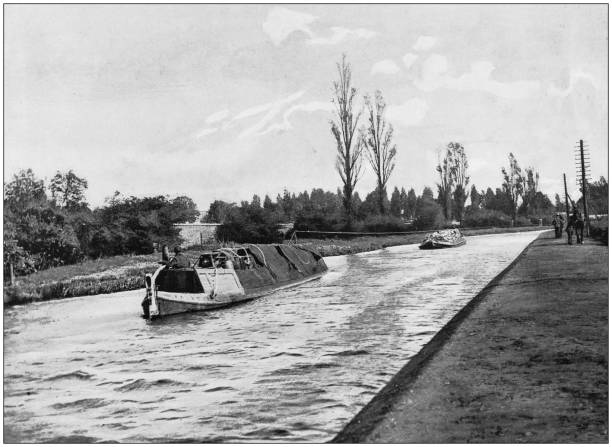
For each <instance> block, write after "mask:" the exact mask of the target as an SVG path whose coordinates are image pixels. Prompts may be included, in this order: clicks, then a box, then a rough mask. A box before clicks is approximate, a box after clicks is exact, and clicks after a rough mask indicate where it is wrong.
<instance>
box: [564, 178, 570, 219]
mask: <svg viewBox="0 0 612 447" xmlns="http://www.w3.org/2000/svg"><path fill="white" fill-rule="evenodd" d="M563 187H564V188H565V214H566V215H567V222H569V202H568V201H567V198H568V195H567V181H566V180H565V173H563Z"/></svg>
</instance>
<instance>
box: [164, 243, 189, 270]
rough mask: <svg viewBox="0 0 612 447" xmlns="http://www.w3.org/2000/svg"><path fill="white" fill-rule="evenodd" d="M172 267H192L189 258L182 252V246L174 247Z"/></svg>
mask: <svg viewBox="0 0 612 447" xmlns="http://www.w3.org/2000/svg"><path fill="white" fill-rule="evenodd" d="M169 265H170V267H173V268H177V269H181V268H188V267H191V262H190V261H189V258H188V257H187V256H185V255H184V254H183V253H181V248H180V247H174V258H172V260H171V261H170V264H169Z"/></svg>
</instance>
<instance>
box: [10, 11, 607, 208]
mask: <svg viewBox="0 0 612 447" xmlns="http://www.w3.org/2000/svg"><path fill="white" fill-rule="evenodd" d="M4 20H5V25H4V34H5V38H4V178H5V181H8V180H10V178H11V177H12V175H13V174H15V173H16V172H18V171H19V170H20V169H27V168H31V169H32V170H33V171H34V173H35V174H36V175H37V176H38V177H40V178H46V179H50V178H51V177H52V176H53V175H54V174H55V172H56V171H58V170H60V171H67V170H69V169H72V170H74V171H75V173H76V174H77V175H79V176H81V177H85V178H86V179H87V180H88V182H89V188H88V191H87V200H88V201H89V203H90V205H92V206H101V205H103V203H104V200H105V198H106V197H109V196H111V195H112V194H113V193H114V191H120V192H121V193H122V194H123V195H125V196H129V195H135V196H150V195H158V194H162V195H169V196H170V197H174V196H177V195H187V196H189V197H191V198H193V199H194V200H195V202H196V204H198V206H199V208H200V209H201V210H204V211H205V210H206V209H207V208H208V205H209V204H210V202H212V201H213V200H216V199H219V200H225V201H231V202H240V201H241V200H250V199H251V198H252V196H253V194H258V195H259V196H260V197H262V198H263V197H264V196H265V195H266V194H269V195H270V196H271V197H272V198H273V199H274V198H275V197H276V195H277V194H278V193H282V191H283V188H287V189H288V190H289V191H291V192H295V193H298V192H300V191H304V190H308V191H310V190H311V189H312V188H315V187H317V188H323V189H326V190H332V191H335V190H336V189H337V188H338V187H340V186H341V180H340V177H339V175H338V173H337V172H336V171H335V168H334V164H335V156H336V154H335V152H336V148H335V142H334V139H333V136H332V134H331V132H330V125H329V121H330V119H331V118H332V104H331V98H332V94H333V90H332V82H333V81H334V80H335V79H336V78H337V71H336V70H337V68H336V64H337V63H338V61H340V60H341V58H342V54H346V57H347V60H348V62H349V63H350V64H351V66H352V71H353V84H354V86H355V87H356V88H357V89H358V98H359V101H358V104H357V106H358V108H359V107H361V106H362V104H363V96H364V95H366V94H370V95H373V93H374V92H375V91H376V90H380V91H381V92H382V94H383V96H384V98H385V100H386V103H387V120H388V121H389V122H390V124H392V125H393V127H394V129H395V137H394V142H395V144H396V145H397V157H396V167H395V170H394V172H393V174H392V175H391V178H390V180H389V186H388V190H389V192H391V191H392V189H393V187H395V186H398V187H405V188H406V190H408V189H409V188H414V189H415V191H416V192H417V194H420V192H421V191H422V189H423V187H424V186H430V187H432V188H433V187H435V183H436V181H437V173H436V171H435V166H436V164H437V162H438V156H439V154H440V151H441V150H442V149H443V148H444V147H445V146H446V145H447V144H448V143H449V142H451V141H456V142H459V143H461V144H462V145H463V146H464V147H465V150H466V153H467V156H468V162H469V169H468V173H469V175H470V178H471V182H470V183H471V184H475V185H476V187H477V188H478V189H479V190H481V189H485V188H486V187H488V186H491V187H493V189H494V188H495V187H499V186H500V185H501V182H502V177H501V167H502V166H506V165H508V154H509V153H510V152H512V153H514V155H515V156H516V158H517V159H518V162H519V165H520V166H521V167H523V168H525V167H529V166H531V167H534V168H535V169H536V170H537V171H538V172H539V173H540V188H541V189H542V190H543V191H544V192H545V193H547V194H549V195H550V197H551V199H553V198H554V194H555V193H560V194H561V193H562V191H563V180H562V176H563V173H564V172H565V173H566V174H567V176H568V189H569V191H570V195H571V196H572V197H573V198H574V199H577V198H578V197H579V193H578V192H577V187H576V184H575V172H576V170H575V167H574V150H575V149H574V147H575V146H576V145H577V142H578V140H580V139H583V140H585V142H586V144H587V145H588V149H589V151H590V157H591V161H592V162H591V174H592V177H593V179H598V178H599V177H600V176H601V175H604V176H605V177H606V178H607V176H608V102H607V98H608V71H607V67H608V47H607V42H608V23H607V21H608V6H607V5H546V4H540V5H518V4H515V5H491V4H490V5H423V4H421V5H300V4H290V5H282V4H277V5H274V4H267V5H185V4H184V5H154V4H153V5H152V4H149V5H112V4H107V5H69V4H64V5H40V4H39V5H24V4H22V5H5V6H4ZM362 123H363V124H364V125H365V119H363V120H362ZM374 186H375V177H374V175H373V173H372V170H371V169H370V168H369V166H368V165H367V161H366V160H364V174H363V176H362V177H361V179H360V180H359V182H358V184H357V191H358V192H359V193H360V195H361V197H362V198H364V197H365V195H366V194H367V193H368V192H369V191H372V190H373V189H374Z"/></svg>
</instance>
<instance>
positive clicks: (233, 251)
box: [142, 244, 327, 319]
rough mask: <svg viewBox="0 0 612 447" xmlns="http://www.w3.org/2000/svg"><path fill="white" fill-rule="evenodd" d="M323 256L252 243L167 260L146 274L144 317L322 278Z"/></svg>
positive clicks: (190, 309) (210, 306)
mask: <svg viewBox="0 0 612 447" xmlns="http://www.w3.org/2000/svg"><path fill="white" fill-rule="evenodd" d="M326 271H327V266H326V265H325V261H324V260H323V258H322V256H321V255H320V254H319V253H317V252H315V251H311V250H308V249H305V248H302V247H298V246H294V245H286V244H266V245H263V244H262V245H259V244H258V245H255V244H248V245H244V246H240V247H233V248H219V249H217V250H212V251H207V252H203V253H201V254H200V255H199V257H198V258H197V260H194V261H193V262H191V260H189V261H188V262H187V265H185V263H174V262H173V260H170V261H169V262H165V263H164V265H162V266H161V267H159V268H158V269H157V271H156V272H155V273H153V274H147V275H146V276H145V287H146V296H145V298H144V300H143V302H142V308H143V311H144V315H143V316H144V318H147V319H155V318H160V317H164V316H166V315H174V314H179V313H183V312H194V311H205V310H211V309H217V308H220V307H225V306H230V305H232V304H236V303H240V302H242V301H247V300H252V299H255V298H259V297H262V296H264V295H268V294H270V293H273V292H275V291H277V290H281V289H286V288H289V287H295V286H298V285H300V284H303V283H305V282H307V281H312V280H315V279H318V278H320V277H321V276H322V275H323V274H324V273H325V272H326Z"/></svg>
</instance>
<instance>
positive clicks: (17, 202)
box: [3, 169, 82, 273]
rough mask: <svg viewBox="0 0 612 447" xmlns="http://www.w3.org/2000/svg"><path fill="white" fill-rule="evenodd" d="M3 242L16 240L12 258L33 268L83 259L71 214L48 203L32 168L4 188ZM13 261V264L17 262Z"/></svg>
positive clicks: (21, 173) (23, 270)
mask: <svg viewBox="0 0 612 447" xmlns="http://www.w3.org/2000/svg"><path fill="white" fill-rule="evenodd" d="M3 229H4V231H3V236H4V240H5V241H7V240H14V241H16V244H13V247H12V249H11V251H12V257H13V258H15V256H18V257H20V260H19V264H23V265H25V264H27V265H29V266H31V268H27V269H25V268H24V269H21V271H19V272H17V273H28V272H29V271H31V270H32V269H34V270H40V269H45V268H48V267H52V266H56V265H61V264H69V263H73V262H76V261H78V260H80V259H81V257H82V251H81V248H80V245H79V240H78V239H77V237H76V234H75V232H74V229H73V227H72V226H71V225H70V222H69V220H68V215H67V214H66V212H65V211H64V210H61V209H59V208H58V207H57V206H55V205H54V203H52V202H50V201H49V200H47V195H46V194H45V185H44V182H43V181H42V180H39V179H37V178H36V176H35V175H34V173H33V172H32V170H31V169H28V170H25V171H20V172H19V173H18V174H17V175H14V176H13V180H12V181H11V182H9V183H7V184H5V185H4V228H3ZM15 261H16V259H12V260H11V262H13V263H14V262H15Z"/></svg>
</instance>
